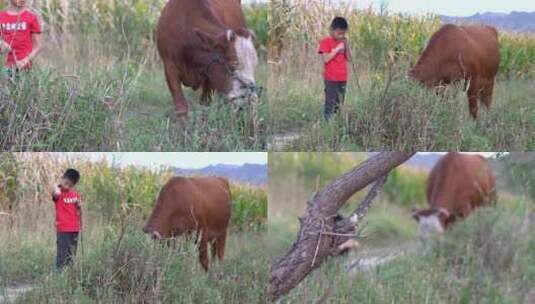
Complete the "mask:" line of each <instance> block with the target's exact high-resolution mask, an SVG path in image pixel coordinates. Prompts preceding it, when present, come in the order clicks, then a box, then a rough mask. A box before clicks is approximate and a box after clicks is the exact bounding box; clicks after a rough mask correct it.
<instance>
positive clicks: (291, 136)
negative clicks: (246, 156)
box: [268, 131, 303, 151]
mask: <svg viewBox="0 0 535 304" xmlns="http://www.w3.org/2000/svg"><path fill="white" fill-rule="evenodd" d="M302 136H303V133H302V132H298V131H296V132H288V133H284V134H278V135H273V137H272V138H271V142H270V143H269V144H268V150H270V151H284V149H285V148H286V147H288V146H290V145H291V144H292V143H293V142H294V141H296V140H298V139H299V138H301V137H302Z"/></svg>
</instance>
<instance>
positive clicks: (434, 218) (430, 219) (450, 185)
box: [412, 152, 496, 236]
mask: <svg viewBox="0 0 535 304" xmlns="http://www.w3.org/2000/svg"><path fill="white" fill-rule="evenodd" d="M495 186H496V180H495V179H494V175H493V174H492V171H491V169H490V167H489V165H488V163H487V161H486V160H485V159H484V158H483V157H482V156H479V155H467V154H460V153H457V152H452V153H448V154H446V155H445V156H444V157H442V158H441V159H440V160H439V161H438V163H437V164H436V165H435V166H434V168H433V170H431V173H430V175H429V177H428V179H427V201H428V203H429V207H430V208H429V209H426V210H415V211H413V215H412V216H413V218H414V219H415V220H416V221H418V222H419V231H420V235H421V236H427V235H429V234H430V233H431V232H443V231H444V230H446V229H447V228H449V227H450V226H451V224H453V223H454V222H455V220H457V219H460V218H465V217H467V216H468V215H470V213H472V211H474V210H475V209H476V208H478V207H481V206H485V205H489V204H494V203H495V202H496V189H495Z"/></svg>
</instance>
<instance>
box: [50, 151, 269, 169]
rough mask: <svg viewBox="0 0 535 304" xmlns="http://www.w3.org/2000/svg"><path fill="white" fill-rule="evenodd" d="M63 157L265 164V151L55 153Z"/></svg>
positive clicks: (150, 163) (188, 164) (155, 163)
mask: <svg viewBox="0 0 535 304" xmlns="http://www.w3.org/2000/svg"><path fill="white" fill-rule="evenodd" d="M57 154H59V155H61V156H63V157H83V158H88V159H90V160H92V161H97V160H101V159H102V158H105V159H106V160H107V161H108V162H110V163H113V164H119V165H121V166H124V165H135V166H144V167H149V168H159V167H161V166H174V167H180V168H188V169H197V168H203V167H206V166H209V165H216V164H227V165H243V164H245V163H251V164H266V163H267V153H262V152H240V153H231V152H228V153H227V152H221V153H217V152H215V153H197V152H194V153H187V152H184V153H181V152H172V153H149V152H139V153H119V152H113V153H105V152H95V153H73V152H69V153H57Z"/></svg>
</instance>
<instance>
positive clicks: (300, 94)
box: [269, 1, 535, 151]
mask: <svg viewBox="0 0 535 304" xmlns="http://www.w3.org/2000/svg"><path fill="white" fill-rule="evenodd" d="M271 7H272V15H271V16H270V30H271V32H270V46H271V49H270V65H269V68H270V76H269V92H270V108H269V119H270V124H269V126H270V128H271V129H270V131H271V132H270V133H272V134H273V136H272V138H271V142H272V145H273V149H275V150H285V151H290V150H293V151H295V150H298V151H310V150H321V151H341V150H343V151H345V150H353V151H356V150H380V149H392V150H399V149H402V150H405V149H413V150H426V151H439V150H464V151H467V150H470V151H481V150H485V151H495V150H511V149H512V150H515V149H517V150H529V149H530V148H531V147H533V145H534V144H535V142H534V141H533V139H532V138H531V137H530V136H527V135H526V134H533V132H535V124H534V121H533V119H532V117H534V116H535V107H533V103H532V100H533V98H532V96H533V92H534V91H533V90H534V89H533V87H534V86H533V76H534V75H533V71H534V69H533V63H534V62H535V56H534V51H535V38H533V37H530V36H527V35H524V36H522V35H513V34H507V33H501V34H500V38H499V39H500V48H501V55H502V65H501V69H500V72H499V74H498V80H497V85H496V87H495V92H494V102H493V104H492V106H491V109H490V111H489V112H487V111H485V110H484V109H480V111H479V112H480V113H479V114H480V116H479V118H478V121H477V122H474V121H472V119H471V118H470V117H469V115H468V104H467V98H466V94H465V92H464V91H463V89H462V86H460V85H459V86H452V87H450V88H449V89H448V90H446V92H444V94H443V95H442V96H438V95H436V94H435V92H433V91H430V90H426V89H424V88H422V87H420V86H419V85H417V84H415V83H413V82H412V81H408V80H407V79H406V74H407V71H408V70H409V68H410V67H411V65H413V64H414V63H415V62H416V60H417V58H418V55H419V53H421V52H422V50H423V47H424V45H425V42H426V40H427V39H428V38H429V37H430V36H431V35H432V33H433V32H434V31H435V30H437V29H438V28H439V26H440V20H439V18H438V17H437V16H433V15H427V16H419V17H416V16H407V15H400V14H394V13H390V12H389V11H388V10H387V8H384V7H383V8H382V9H381V10H379V11H372V10H371V9H370V10H355V9H353V8H352V6H351V5H349V4H347V5H344V4H340V3H339V4H338V5H333V4H332V3H329V2H328V1H316V2H307V1H273V2H272V3H271ZM334 16H345V17H346V18H347V19H348V21H349V24H350V25H349V32H348V38H349V42H350V45H351V49H352V55H353V61H352V62H351V63H350V64H349V69H350V80H349V83H348V89H347V95H346V100H345V106H344V107H343V109H342V111H341V115H339V117H337V118H336V119H333V120H331V121H330V122H325V121H324V120H323V117H322V116H323V115H322V110H323V103H324V101H323V96H324V92H323V86H324V85H323V81H322V76H321V75H322V68H323V65H322V63H321V60H320V57H319V55H318V54H317V44H318V42H319V40H320V39H321V38H322V37H324V36H326V35H328V27H329V24H330V21H331V20H332V18H333V17H334ZM518 130H521V131H520V132H519V131H518ZM285 137H288V138H289V140H285ZM278 142H282V144H281V143H278Z"/></svg>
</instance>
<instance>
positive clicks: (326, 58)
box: [321, 43, 345, 63]
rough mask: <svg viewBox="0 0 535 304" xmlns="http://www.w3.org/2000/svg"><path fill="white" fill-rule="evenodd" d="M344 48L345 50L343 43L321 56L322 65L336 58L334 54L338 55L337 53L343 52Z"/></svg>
mask: <svg viewBox="0 0 535 304" xmlns="http://www.w3.org/2000/svg"><path fill="white" fill-rule="evenodd" d="M344 48H345V43H340V44H339V45H337V46H336V47H335V48H334V49H332V50H331V51H330V52H329V53H324V54H321V55H322V58H323V63H327V62H329V61H331V60H333V58H334V57H335V56H336V54H338V52H340V51H342V50H344Z"/></svg>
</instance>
